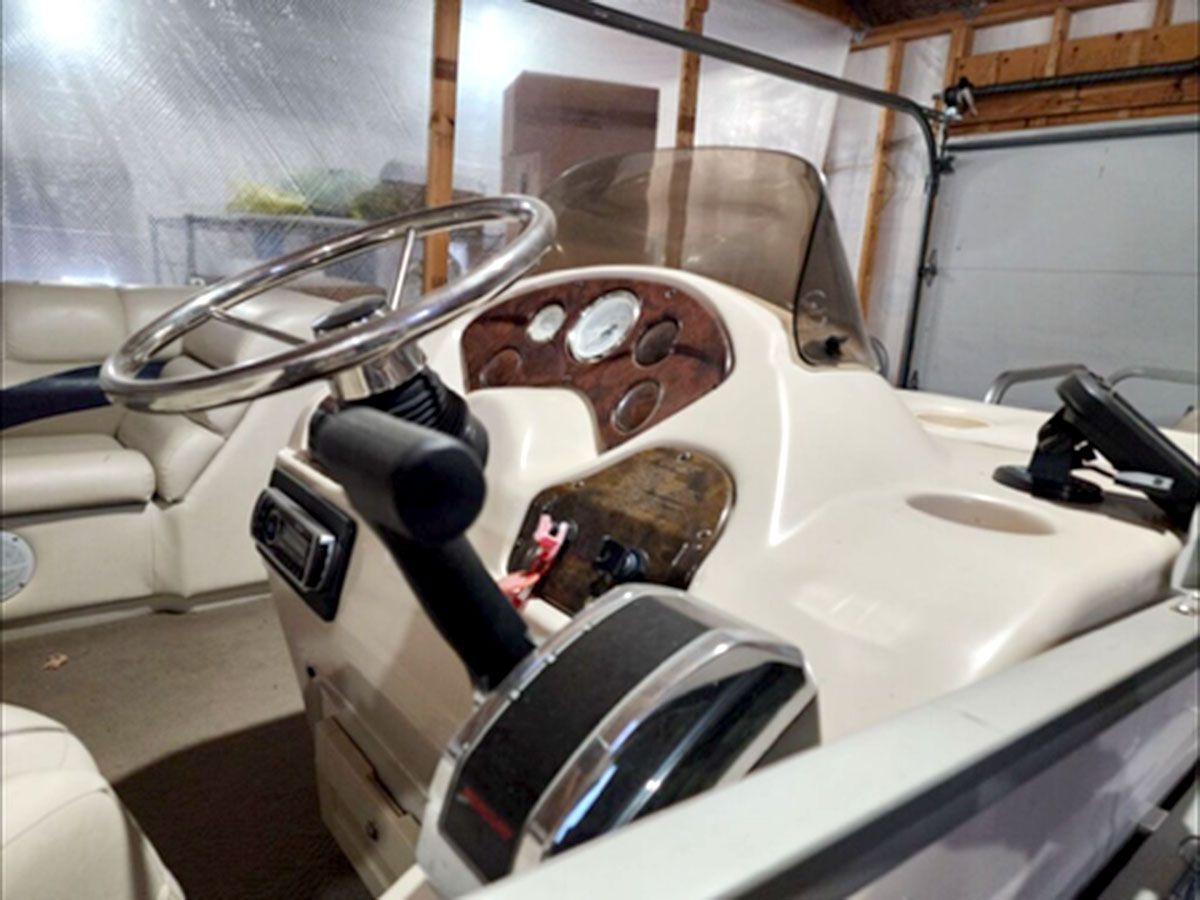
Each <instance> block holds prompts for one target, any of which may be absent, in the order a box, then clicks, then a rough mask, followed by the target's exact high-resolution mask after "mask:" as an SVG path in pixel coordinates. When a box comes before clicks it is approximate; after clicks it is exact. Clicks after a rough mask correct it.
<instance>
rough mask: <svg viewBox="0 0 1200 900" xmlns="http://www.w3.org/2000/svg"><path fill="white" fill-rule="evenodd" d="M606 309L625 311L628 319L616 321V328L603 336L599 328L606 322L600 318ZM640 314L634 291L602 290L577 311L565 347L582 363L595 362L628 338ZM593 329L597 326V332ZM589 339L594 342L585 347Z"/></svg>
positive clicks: (621, 289) (617, 347)
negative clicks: (579, 311) (602, 291)
mask: <svg viewBox="0 0 1200 900" xmlns="http://www.w3.org/2000/svg"><path fill="white" fill-rule="evenodd" d="M610 309H612V310H616V309H622V310H628V311H629V313H628V315H629V320H628V322H625V323H622V324H620V325H619V326H618V328H619V330H618V331H616V332H614V333H612V334H611V335H605V334H604V331H603V329H605V327H606V325H607V323H605V322H604V321H603V320H602V318H601V317H603V316H604V315H605V314H606V313H607V311H608V310H610ZM641 316H642V301H641V298H640V297H638V295H637V294H636V293H634V292H633V291H631V290H629V289H628V288H617V289H615V290H611V291H606V292H605V293H603V294H601V295H600V296H599V297H597V298H596V299H595V300H593V301H592V302H591V303H590V304H588V306H587V307H586V308H585V309H584V310H583V312H581V313H580V314H579V318H578V319H577V320H576V321H575V324H574V325H573V326H572V327H571V330H570V331H569V332H568V333H567V340H566V344H567V350H568V351H569V352H570V354H571V356H572V357H574V358H575V359H577V360H578V361H579V362H584V363H592V362H597V361H599V360H601V359H604V358H605V357H608V356H611V355H612V354H613V353H614V352H616V350H617V349H619V348H620V347H621V346H622V345H623V344H624V343H625V342H626V341H628V340H629V337H630V335H632V334H633V332H634V330H635V329H636V327H637V323H638V321H639V320H640V319H641ZM596 328H600V329H601V332H600V333H598V334H597V333H595V329H596ZM589 341H591V342H594V343H595V345H594V346H590V347H589V346H588V342H589Z"/></svg>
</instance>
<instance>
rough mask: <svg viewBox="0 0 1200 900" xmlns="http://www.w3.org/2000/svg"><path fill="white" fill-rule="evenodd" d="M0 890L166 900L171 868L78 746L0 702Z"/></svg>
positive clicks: (82, 898) (83, 899)
mask: <svg viewBox="0 0 1200 900" xmlns="http://www.w3.org/2000/svg"><path fill="white" fill-rule="evenodd" d="M0 775H2V781H0V806H2V816H0V835H2V837H0V840H2V842H3V843H2V848H0V873H2V874H0V895H2V896H4V897H5V898H6V900H8V898H11V900H26V898H29V900H32V898H37V900H59V898H61V900H67V898H71V900H92V898H95V900H101V898H103V900H174V898H182V897H183V891H182V890H181V889H180V887H179V884H178V882H176V880H175V878H174V876H172V875H171V873H170V872H169V871H168V870H167V867H166V866H165V865H164V864H163V862H162V860H161V859H160V858H159V856H158V853H157V851H155V849H154V847H153V846H152V845H151V843H150V841H149V840H147V838H146V836H145V835H144V834H142V831H141V829H140V828H139V827H138V825H137V823H136V822H135V821H134V820H133V818H132V817H131V816H130V815H129V813H128V812H127V811H126V810H125V808H124V807H123V806H122V805H121V801H120V800H119V799H118V798H117V795H116V793H115V792H114V791H113V789H112V786H111V785H110V784H109V783H108V782H107V781H106V780H105V778H104V776H103V775H101V774H100V771H99V770H98V769H97V768H96V763H95V761H94V760H93V759H92V756H91V754H90V753H88V751H87V748H86V747H84V746H83V744H82V743H81V742H80V741H79V739H78V738H76V737H75V736H74V735H73V734H71V732H70V731H68V730H67V729H66V728H65V727H63V726H62V725H61V724H59V723H58V722H55V721H54V720H53V719H49V718H47V717H46V716H43V715H40V714H39V713H35V712H33V711H32V710H28V709H24V708H22V707H19V706H12V705H10V704H7V703H6V704H0Z"/></svg>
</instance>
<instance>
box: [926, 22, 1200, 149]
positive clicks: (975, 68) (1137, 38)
mask: <svg viewBox="0 0 1200 900" xmlns="http://www.w3.org/2000/svg"><path fill="white" fill-rule="evenodd" d="M1059 21H1060V19H1059V18H1056V26H1057V25H1058V23H1059ZM1065 34H1066V25H1065V22H1064V23H1063V27H1062V28H1061V29H1059V28H1057V27H1056V30H1055V34H1054V37H1053V39H1052V40H1051V42H1050V43H1048V44H1037V45H1034V46H1029V47H1018V48H1014V49H1011V50H1002V51H998V52H993V53H981V54H976V55H973V56H965V57H963V58H962V59H960V60H959V61H958V63H957V65H956V67H955V71H954V76H953V78H952V79H951V80H950V81H949V82H948V83H954V82H955V81H957V79H958V78H960V77H966V78H968V79H969V80H970V81H971V83H972V84H973V85H975V86H976V87H987V86H992V85H1004V84H1012V83H1014V82H1021V81H1025V80H1027V79H1037V78H1043V77H1048V76H1064V75H1086V74H1094V73H1108V72H1115V73H1118V74H1119V73H1120V72H1121V71H1122V70H1125V69H1131V68H1135V67H1141V66H1156V65H1164V64H1172V63H1188V62H1191V61H1194V60H1196V58H1197V47H1200V23H1196V22H1188V23H1185V24H1180V25H1167V26H1162V27H1158V28H1147V29H1141V30H1137V31H1124V32H1116V33H1113V34H1103V35H1096V36H1094V37H1086V38H1076V39H1073V40H1065V39H1064V38H1065ZM1198 101H1200V75H1198V74H1197V72H1196V70H1195V69H1194V68H1193V69H1192V70H1191V71H1188V72H1182V73H1178V74H1173V75H1166V76H1161V77H1131V78H1129V79H1128V80H1119V81H1109V82H1106V83H1101V84H1091V85H1079V86H1074V87H1062V86H1057V87H1056V86H1047V88H1046V89H1036V88H1034V89H1030V90H1020V91H1015V92H1012V93H1005V94H1000V95H995V96H977V97H976V107H977V109H978V114H977V115H973V116H970V117H968V118H966V119H964V120H963V121H961V122H958V123H955V124H954V125H953V127H952V130H953V131H954V132H955V133H957V134H969V133H975V132H980V131H996V130H1009V129H1014V128H1029V127H1039V126H1042V125H1059V124H1068V123H1074V122H1083V121H1089V122H1096V121H1104V120H1107V119H1124V118H1136V117H1142V116H1147V115H1172V114H1173V115H1178V114H1187V113H1196V112H1200V106H1198Z"/></svg>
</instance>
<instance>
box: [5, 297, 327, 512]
mask: <svg viewBox="0 0 1200 900" xmlns="http://www.w3.org/2000/svg"><path fill="white" fill-rule="evenodd" d="M193 293H195V289H194V288H188V287H110V286H107V285H60V284H29V283H20V282H11V283H7V284H5V285H4V287H3V293H2V295H0V309H2V312H3V315H2V325H3V341H4V355H3V364H2V369H0V386H2V387H3V388H5V389H6V391H7V390H8V389H10V388H13V387H14V386H26V387H28V386H30V385H32V384H33V383H34V382H35V381H39V383H42V384H45V383H47V380H49V383H50V384H51V390H52V386H53V382H54V379H56V378H60V377H62V376H64V375H68V376H71V377H74V378H75V380H76V385H78V383H79V381H80V380H81V379H82V380H83V381H84V382H86V381H87V379H89V378H90V379H95V377H96V375H95V371H94V370H95V369H96V367H98V366H99V365H100V363H101V362H102V361H103V360H104V359H105V358H106V357H107V356H108V355H109V354H110V353H112V352H113V350H115V349H116V348H117V347H118V346H119V345H120V343H121V341H123V340H124V339H125V337H126V336H127V335H128V334H130V333H131V332H133V331H135V330H136V329H138V328H141V327H142V326H143V325H145V324H147V323H148V322H150V321H152V320H153V319H154V318H156V317H158V316H159V315H161V314H162V313H164V312H166V311H167V310H168V309H170V308H171V307H173V306H176V305H177V304H179V303H182V302H183V301H184V300H186V299H187V298H188V297H189V296H191V295H192V294H193ZM331 305H332V303H331V301H329V300H327V299H324V298H321V297H315V296H312V295H310V294H306V293H301V292H298V291H290V290H286V289H276V290H273V291H270V292H268V293H266V294H263V295H262V296H260V297H256V298H254V299H253V300H250V301H248V302H247V303H245V304H243V305H241V306H240V307H239V308H238V313H239V315H241V316H244V317H246V318H251V319H255V320H259V321H262V322H264V323H267V324H270V325H271V326H272V327H273V328H276V329H278V330H281V331H285V332H288V333H290V334H294V335H296V336H297V337H303V338H306V337H309V336H310V335H311V331H310V330H309V324H310V323H311V322H312V320H313V319H315V318H316V317H317V316H319V315H321V314H322V313H324V312H327V311H328V310H329V309H330V307H331ZM280 348H281V344H279V343H278V342H276V341H273V340H272V339H270V338H268V337H265V336H263V335H260V334H256V333H254V332H249V331H245V330H242V329H239V328H236V327H234V326H231V325H228V324H225V323H220V322H210V323H208V324H206V325H204V326H202V327H200V328H198V329H196V330H195V331H192V332H190V333H189V334H187V335H185V336H184V338H183V339H182V340H181V341H179V342H176V343H175V344H172V345H171V346H169V347H167V348H164V350H163V352H162V353H160V354H159V356H158V360H159V361H160V362H162V363H163V368H162V376H163V377H174V376H180V375H189V374H196V373H200V372H205V371H212V370H213V369H217V368H221V367H224V366H229V365H233V364H235V363H238V362H244V361H246V360H249V359H254V358H256V357H260V356H264V355H266V354H268V353H272V352H276V351H278V350H279V349H280ZM94 393H96V397H95V399H94V401H93V405H91V406H87V407H84V408H82V409H80V410H78V411H74V412H71V411H65V412H64V414H61V415H54V416H47V417H43V418H38V419H35V420H32V421H28V422H24V423H23V424H21V425H18V426H17V427H16V428H13V429H7V430H6V431H5V434H6V435H10V434H55V433H58V434H61V433H100V434H108V435H115V436H116V438H117V440H118V441H119V442H120V443H121V444H123V445H125V446H126V447H129V448H131V449H134V450H138V451H140V452H141V453H143V454H144V455H145V456H146V457H147V458H148V459H149V460H150V463H151V465H152V466H153V468H154V471H155V478H156V494H157V496H158V497H159V498H160V499H161V500H165V501H167V502H175V501H179V500H181V499H182V498H183V497H184V496H185V495H186V493H187V491H188V489H189V488H190V487H191V486H192V485H193V484H194V483H195V482H196V479H197V478H198V477H199V476H200V474H201V473H202V472H203V471H204V469H205V468H206V467H207V466H208V464H209V463H210V462H211V461H212V459H213V458H214V457H215V456H216V454H217V452H218V451H219V450H220V449H221V447H222V446H223V444H224V443H225V441H226V440H227V438H228V437H229V435H230V434H231V433H232V431H233V430H234V429H235V428H236V427H237V426H238V424H239V423H240V422H241V421H242V419H243V417H244V415H245V412H246V404H236V405H233V406H230V407H224V408H221V409H215V410H206V411H203V412H196V413H187V414H181V415H161V414H148V413H139V412H133V411H129V410H125V409H123V408H121V407H117V406H112V405H108V404H107V403H106V402H105V401H104V400H103V398H102V397H100V396H99V395H98V386H97V387H96V389H95V392H94Z"/></svg>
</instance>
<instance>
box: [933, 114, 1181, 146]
mask: <svg viewBox="0 0 1200 900" xmlns="http://www.w3.org/2000/svg"><path fill="white" fill-rule="evenodd" d="M1197 132H1200V119H1191V120H1189V121H1186V122H1178V121H1177V122H1155V123H1152V124H1146V125H1114V126H1111V127H1108V128H1092V129H1087V130H1074V129H1073V130H1071V131H1068V132H1061V131H1059V132H1042V133H1038V134H1029V135H1024V136H1021V137H1001V138H986V139H983V140H970V139H963V140H957V141H950V142H948V143H947V144H946V145H945V152H946V153H949V154H952V155H957V154H959V153H975V152H978V151H980V150H1016V149H1020V148H1021V147H1042V146H1047V145H1052V144H1081V143H1086V142H1088V141H1112V140H1122V139H1125V138H1141V137H1161V136H1164V135H1172V134H1194V133H1197Z"/></svg>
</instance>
